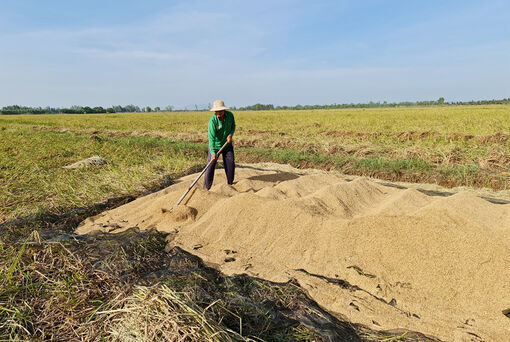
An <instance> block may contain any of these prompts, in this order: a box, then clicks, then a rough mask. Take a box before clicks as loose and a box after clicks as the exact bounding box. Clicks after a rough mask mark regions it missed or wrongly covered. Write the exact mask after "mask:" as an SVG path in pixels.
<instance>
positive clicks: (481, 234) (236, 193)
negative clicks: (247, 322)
mask: <svg viewBox="0 0 510 342" xmlns="http://www.w3.org/2000/svg"><path fill="white" fill-rule="evenodd" d="M194 176H195V175H192V176H188V177H185V178H183V179H182V182H180V183H177V184H175V185H173V186H171V187H169V188H167V189H164V190H162V191H160V192H157V193H154V194H151V195H149V196H146V197H143V198H140V199H138V200H136V201H133V202H131V203H128V204H126V205H124V206H122V207H119V208H117V209H114V210H111V211H109V212H105V213H102V214H100V215H98V216H96V217H92V218H89V219H87V220H86V221H85V222H83V223H82V224H81V225H80V227H78V229H77V232H78V233H80V234H84V233H88V232H91V231H95V230H100V231H107V232H120V231H123V230H125V229H128V228H130V227H133V226H136V227H139V228H140V229H149V228H156V229H158V230H160V231H163V232H168V233H173V234H171V235H170V236H172V239H169V245H172V246H173V245H177V246H179V247H181V248H183V249H185V250H188V251H190V252H191V253H194V254H196V255H198V256H199V257H201V258H203V259H204V260H205V261H206V262H208V263H210V264H211V265H215V266H216V267H218V268H219V269H220V270H221V271H223V272H224V273H226V274H235V273H248V274H251V275H254V276H257V277H261V278H264V279H268V280H271V281H277V282H284V281H288V280H289V279H290V278H295V279H297V280H298V282H299V283H300V284H301V286H302V287H303V288H305V289H306V290H307V291H308V292H309V294H310V295H311V297H312V298H314V299H315V300H316V301H317V302H318V303H319V304H320V305H322V306H323V307H325V308H326V309H328V310H329V311H331V312H333V313H335V314H339V315H343V316H346V317H347V318H348V319H349V320H351V321H352V322H356V323H362V324H366V325H367V326H369V327H371V328H376V329H398V328H400V329H409V330H414V331H420V332H422V333H425V334H427V335H430V336H435V337H438V338H441V339H445V340H454V341H472V340H475V341H478V340H480V341H482V340H486V341H488V340H490V341H504V340H507V339H508V336H510V318H509V317H507V316H506V315H505V313H507V310H508V309H510V257H509V256H510V204H493V203H490V202H488V201H486V200H484V199H481V198H479V197H476V196H475V195H473V194H472V193H468V192H460V193H457V194H454V195H453V196H449V197H440V196H427V195H425V194H423V193H421V192H419V191H417V190H414V189H398V188H395V187H388V186H383V185H381V184H378V183H375V182H373V181H370V180H368V179H364V178H358V179H355V180H352V181H346V180H345V179H343V178H341V177H339V176H337V175H335V174H332V173H326V172H320V171H309V172H304V171H298V170H295V169H290V168H287V169H284V168H281V167H276V166H274V165H273V166H272V167H271V168H254V167H243V168H238V169H237V174H236V177H237V179H238V180H239V181H238V182H237V183H236V184H234V185H233V186H228V185H226V184H225V183H226V182H225V178H224V175H223V170H218V171H217V174H216V177H217V178H216V179H215V186H213V188H212V189H211V191H209V192H207V191H204V190H202V188H201V185H200V183H199V184H198V187H197V188H195V189H194V190H193V191H192V194H191V196H188V197H187V199H186V200H185V201H184V205H185V206H186V207H183V208H181V209H178V211H177V213H176V214H174V213H173V212H170V211H169V210H168V209H170V207H171V206H172V205H173V204H174V203H175V202H176V200H177V199H178V198H179V197H180V195H181V194H182V192H183V191H184V190H185V188H186V187H187V186H188V185H189V183H190V182H191V180H192V179H193V178H194ZM174 215H177V219H176V216H174Z"/></svg>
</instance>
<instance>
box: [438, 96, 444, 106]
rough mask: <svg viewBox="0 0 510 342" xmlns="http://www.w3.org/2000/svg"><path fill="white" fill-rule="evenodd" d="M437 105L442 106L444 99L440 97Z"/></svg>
mask: <svg viewBox="0 0 510 342" xmlns="http://www.w3.org/2000/svg"><path fill="white" fill-rule="evenodd" d="M437 103H438V104H440V105H442V104H444V97H440V98H439V99H438V100H437Z"/></svg>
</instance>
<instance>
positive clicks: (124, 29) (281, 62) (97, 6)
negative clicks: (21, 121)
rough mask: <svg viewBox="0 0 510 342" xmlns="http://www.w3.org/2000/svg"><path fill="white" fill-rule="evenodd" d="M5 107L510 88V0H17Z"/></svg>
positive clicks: (447, 94) (472, 97)
mask: <svg viewBox="0 0 510 342" xmlns="http://www.w3.org/2000/svg"><path fill="white" fill-rule="evenodd" d="M2 7H3V8H2V13H0V41H1V42H2V43H3V44H2V45H3V48H2V50H1V51H0V65H1V66H2V67H1V69H0V81H1V82H0V94H1V95H0V107H4V106H9V105H15V104H18V105H20V106H30V107H34V106H37V107H39V106H41V107H43V108H44V107H48V106H49V107H59V108H64V107H70V106H72V105H79V104H80V103H81V104H84V105H88V106H102V107H104V108H107V107H110V106H112V105H113V104H121V103H125V104H127V103H132V104H134V105H136V106H140V107H146V106H150V107H151V108H154V107H161V108H164V107H166V106H169V105H170V106H173V107H174V108H182V109H184V108H194V107H195V105H197V106H198V108H205V106H207V105H208V104H209V103H212V102H213V101H214V100H215V99H217V98H221V99H223V100H225V102H226V104H227V105H229V106H231V107H234V106H235V107H245V106H250V105H253V104H256V103H262V104H273V105H275V106H296V105H298V104H301V105H314V104H321V105H327V104H334V103H337V104H344V103H345V104H350V103H368V102H370V101H371V102H375V103H377V102H381V103H382V102H383V101H387V102H389V103H390V102H405V101H409V102H416V101H433V100H436V99H438V98H440V97H443V98H445V100H446V101H447V102H459V101H463V102H466V101H479V100H482V99H484V100H490V99H506V98H508V97H510V93H509V89H510V38H509V37H510V25H509V24H508V23H507V18H506V15H505V13H508V12H509V11H510V4H509V3H507V2H505V1H497V0H493V1H485V2H479V1H457V0H455V1H450V2H448V3H444V2H441V1H429V2H426V3H409V2H405V1H392V2H391V4H388V3H387V2H383V1H380V0H371V1H367V2H363V3H355V4H353V3H350V2H348V1H340V2H338V1H331V0H328V1H319V2H316V3H313V4H310V3H307V2H305V1H291V0H282V1H278V2H271V1H263V2H262V3H260V2H259V3H258V4H257V5H254V4H247V3H235V2H231V1H216V2H209V1H203V0H194V1H171V2H170V3H169V2H166V1H162V0H151V1H147V2H145V3H144V4H141V3H139V2H137V1H135V0H128V1H122V2H121V1H114V2H110V3H107V4H105V3H102V2H101V1H99V0H93V1H89V2H87V3H79V4H78V3H69V2H66V1H63V0H55V1H52V2H51V3H41V2H38V1H36V0H25V1H14V0H6V1H5V2H4V3H3V6H2Z"/></svg>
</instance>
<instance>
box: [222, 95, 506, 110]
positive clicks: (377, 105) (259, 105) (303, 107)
mask: <svg viewBox="0 0 510 342" xmlns="http://www.w3.org/2000/svg"><path fill="white" fill-rule="evenodd" d="M490 104H510V98H507V99H501V100H478V101H457V102H453V101H452V102H446V101H445V99H444V98H443V97H440V98H439V99H437V100H435V101H416V102H411V101H404V102H386V101H384V102H372V101H370V102H368V103H342V104H337V103H334V104H330V105H296V106H275V105H272V104H262V103H257V104H254V105H251V106H246V107H239V108H236V107H233V108H232V109H234V110H310V109H343V108H394V107H423V106H445V105H446V106H448V105H456V106H458V105H490Z"/></svg>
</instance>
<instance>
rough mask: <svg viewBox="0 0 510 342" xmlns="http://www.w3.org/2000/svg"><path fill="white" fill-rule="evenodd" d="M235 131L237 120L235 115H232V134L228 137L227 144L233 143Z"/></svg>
mask: <svg viewBox="0 0 510 342" xmlns="http://www.w3.org/2000/svg"><path fill="white" fill-rule="evenodd" d="M235 131H236V119H235V118H234V114H232V129H231V130H230V133H229V135H228V136H227V142H228V143H229V144H230V143H232V136H233V135H234V132H235Z"/></svg>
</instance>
